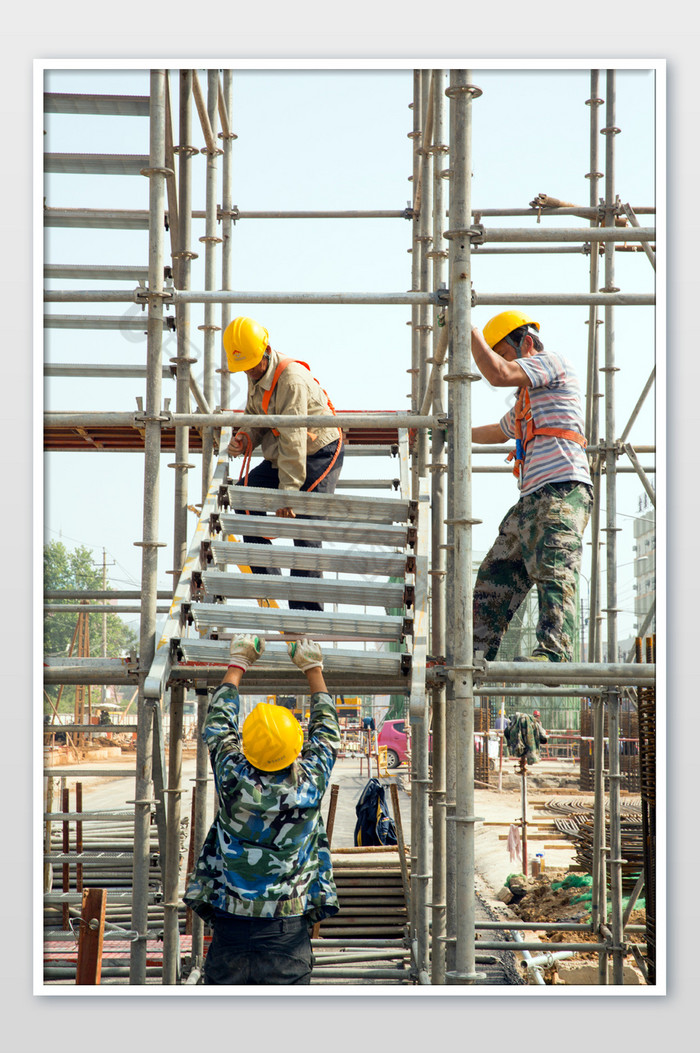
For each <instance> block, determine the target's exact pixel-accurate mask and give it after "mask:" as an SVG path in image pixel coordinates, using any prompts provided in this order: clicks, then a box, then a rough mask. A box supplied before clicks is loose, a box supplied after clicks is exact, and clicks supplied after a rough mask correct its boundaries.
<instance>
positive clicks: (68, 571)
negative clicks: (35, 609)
mask: <svg viewBox="0 0 700 1053" xmlns="http://www.w3.org/2000/svg"><path fill="white" fill-rule="evenodd" d="M104 587H105V586H103V582H102V569H101V567H98V566H97V564H96V561H95V559H94V557H93V553H92V550H91V549H89V548H86V547H85V546H84V545H80V546H78V548H76V549H74V550H69V549H67V548H66V546H65V545H64V544H63V543H62V542H60V541H51V542H49V544H48V545H45V546H44V590H45V592H59V591H62V590H70V591H72V592H75V591H85V592H88V591H93V590H102V589H103V588H104ZM106 588H107V589H109V588H110V585H109V582H107V584H106ZM50 602H51V604H52V605H57V604H62V603H65V604H70V605H72V606H75V604H76V603H79V602H80V601H79V600H75V599H66V600H61V599H51V601H50ZM96 602H99V601H96ZM78 617H79V615H78V614H77V613H75V612H68V611H67V612H66V613H65V614H61V613H60V612H58V611H52V612H50V613H47V614H46V615H45V616H44V653H45V654H47V655H68V654H69V653H70V648H71V643H72V641H73V637H74V634H75V630H76V626H77V623H78ZM88 621H89V630H90V656H91V657H100V656H101V655H102V613H101V612H100V613H96V614H90V615H89V617H88ZM106 650H107V657H108V658H117V657H118V656H119V655H121V654H124V653H125V652H128V651H136V650H138V638H137V636H136V634H135V633H134V631H133V630H132V629H130V628H129V626H128V625H126V623H125V622H123V621H122V619H121V618H120V617H119V615H118V614H108V615H107V648H106ZM73 653H74V654H77V643H76V647H75V648H74V651H73ZM47 691H48V693H49V694H50V695H51V697H52V698H53V699H54V701H55V699H56V696H57V694H58V688H56V687H53V688H50V689H47ZM74 698H75V692H74V689H73V688H72V687H71V688H68V687H66V688H64V690H63V692H62V693H61V705H60V709H61V710H70V709H71V708H72V706H73V703H74ZM48 708H50V707H48V704H47V709H48Z"/></svg>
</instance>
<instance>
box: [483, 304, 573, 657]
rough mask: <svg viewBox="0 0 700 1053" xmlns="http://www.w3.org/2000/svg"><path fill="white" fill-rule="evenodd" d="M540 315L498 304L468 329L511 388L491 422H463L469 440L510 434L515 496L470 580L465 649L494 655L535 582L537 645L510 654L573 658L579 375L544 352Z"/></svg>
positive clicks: (491, 373)
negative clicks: (469, 634)
mask: <svg viewBox="0 0 700 1053" xmlns="http://www.w3.org/2000/svg"><path fill="white" fill-rule="evenodd" d="M539 329H540V326H539V323H538V322H535V321H533V319H531V318H529V317H528V316H527V315H525V314H523V313H522V312H520V311H503V312H501V313H500V314H498V315H496V316H495V317H494V318H492V319H491V320H490V321H489V322H487V324H486V325H485V326H484V330H483V333H482V332H480V331H479V330H478V329H476V328H474V329H472V334H471V346H472V355H473V357H474V361H475V363H476V365H477V368H478V369H479V371H480V373H481V374H482V375H483V376H484V378H485V379H486V380H487V381H488V382H489V384H492V385H493V386H494V387H505V388H515V389H517V397H516V402H515V405H514V406H513V407H512V408H511V409H510V410H509V411H508V412H507V413H506V414H505V415H504V416H503V417H502V418H501V420H500V421H499V422H498V423H497V424H486V425H481V426H479V427H475V428H473V429H472V442H475V443H489V444H490V443H494V444H500V443H503V442H506V441H507V440H508V439H515V444H516V445H515V450H514V451H513V453H511V455H510V457H509V460H514V462H515V463H514V468H513V472H514V474H515V476H516V479H517V482H518V487H519V489H520V497H519V499H518V501H517V502H516V504H514V505H513V507H512V508H511V509H510V510H509V511H508V513H507V514H506V516H505V518H504V519H503V521H502V523H501V525H500V527H499V531H498V537H497V538H496V540H495V542H494V544H493V545H492V547H491V549H490V551H489V552H488V554H487V556H486V558H485V559H484V560H483V562H482V564H481V567H480V568H479V572H478V575H477V579H476V585H475V587H474V651H475V653H476V652H481V653H482V654H483V657H484V658H485V659H486V660H487V661H493V660H494V659H495V657H496V654H497V652H498V648H499V645H500V642H501V639H502V638H503V635H504V634H505V631H506V629H507V628H508V625H509V624H510V620H511V618H512V617H513V615H514V614H515V612H516V611H517V609H518V608H519V607H520V605H521V603H522V602H523V600H524V599H525V597H526V595H527V593H528V592H529V591H530V589H531V587H532V586H533V585H535V586H536V587H537V596H538V603H539V617H538V622H537V628H536V630H535V633H536V637H537V646H536V647H535V649H534V651H533V653H532V655H528V656H518V659H516V660H524V661H540V662H566V661H571V660H572V658H573V645H574V639H575V625H576V593H577V587H578V575H579V571H580V567H581V554H582V547H583V541H582V538H583V533H584V531H585V529H586V526H587V524H588V520H589V518H590V513H591V505H592V501H593V490H592V486H591V477H590V473H589V470H588V458H587V455H586V440H585V437H584V435H583V429H584V422H583V413H582V408H581V394H580V385H579V381H578V378H577V377H576V375H575V373H574V372H573V369H572V367H571V363H570V362H569V361H568V360H567V359H566V358H565V357H564V356H563V355H561V354H559V353H558V352H554V351H547V350H545V348H544V345H543V343H542V341H541V339H540V337H539V336H538V333H539Z"/></svg>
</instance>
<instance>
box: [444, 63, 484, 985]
mask: <svg viewBox="0 0 700 1053" xmlns="http://www.w3.org/2000/svg"><path fill="white" fill-rule="evenodd" d="M447 94H448V97H449V99H450V108H451V110H452V113H453V120H452V122H451V134H452V137H453V138H452V143H451V145H452V146H453V147H454V150H453V152H452V153H451V164H450V168H451V172H452V179H451V183H450V203H449V215H450V219H451V220H452V221H453V222H454V224H455V227H456V228H457V229H458V230H462V231H463V236H462V237H456V238H452V239H451V246H452V251H451V259H450V300H451V302H450V316H451V346H450V376H451V378H452V387H453V389H454V392H453V407H452V414H453V425H452V431H453V447H452V454H453V457H454V462H455V464H454V475H453V477H452V480H451V483H452V486H453V490H454V494H453V502H452V509H451V512H450V517H451V519H452V521H453V535H452V536H453V544H454V563H453V566H454V621H453V633H454V656H453V659H452V671H453V675H454V681H453V689H454V702H453V706H454V718H455V731H456V734H455V737H454V739H453V740H452V741H451V743H450V748H451V749H453V750H454V752H455V754H456V785H455V814H454V816H452V817H450V818H451V819H452V821H453V822H454V824H455V827H456V839H455V872H454V875H453V877H454V890H453V903H454V932H455V936H456V944H455V958H454V968H453V969H450V970H449V971H448V972H447V973H446V981H447V983H452V984H473V983H475V982H476V981H477V980H478V979H479V974H477V973H476V971H475V970H476V960H475V938H476V928H475V923H476V914H475V911H476V904H475V894H474V823H475V821H476V820H475V816H474V748H473V742H474V684H473V664H472V663H473V621H472V524H473V518H472V490H471V381H472V379H473V373H472V370H471V351H470V348H471V242H470V231H469V230H468V229H467V224H468V218H469V216H470V215H471V172H472V158H471V132H472V99H473V97H474V96H475V95H476V96H477V97H478V95H481V91H480V89H478V88H476V87H475V86H474V85H472V84H471V83H470V75H469V71H468V70H450V86H449V88H448V90H447ZM448 897H449V890H448Z"/></svg>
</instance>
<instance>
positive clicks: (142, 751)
mask: <svg viewBox="0 0 700 1053" xmlns="http://www.w3.org/2000/svg"><path fill="white" fill-rule="evenodd" d="M150 88H151V96H150V159H149V168H148V169H147V170H146V174H147V175H148V177H149V180H150V183H149V243H148V330H147V334H148V335H147V341H148V351H147V356H148V357H147V361H148V370H147V380H146V413H145V421H144V434H145V440H144V447H145V450H144V488H143V493H144V499H143V541H141V542H137V544H138V545H140V546H141V547H142V549H143V551H142V556H141V626H140V638H139V694H138V733H137V739H136V800H135V803H134V866H133V900H132V922H131V924H132V928H133V929H134V931H135V932H137V933H138V938H137V939H136V941H135V942H134V944H133V947H132V953H131V961H130V969H129V972H130V982H131V983H132V984H143V983H145V982H146V939H147V929H148V866H149V850H150V828H151V807H152V805H153V719H154V706H156V705H160V700H159V699H148V698H146V696H145V691H144V686H145V680H146V677H147V675H148V672H149V670H150V667H151V663H152V661H153V657H154V655H155V632H156V600H157V586H156V583H157V569H158V548H159V547H160V546H161V543H160V542H158V541H157V540H156V536H157V531H158V507H159V491H160V446H161V440H160V431H161V380H162V364H161V354H162V342H163V241H164V237H163V213H164V203H165V70H152V71H151V78H150Z"/></svg>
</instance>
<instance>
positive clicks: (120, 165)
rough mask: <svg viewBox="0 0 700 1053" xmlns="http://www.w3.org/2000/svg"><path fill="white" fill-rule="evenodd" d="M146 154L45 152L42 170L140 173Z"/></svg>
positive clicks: (115, 173) (51, 171)
mask: <svg viewBox="0 0 700 1053" xmlns="http://www.w3.org/2000/svg"><path fill="white" fill-rule="evenodd" d="M149 166H150V158H149V157H148V155H147V154H143V155H141V154H45V155H44V171H45V172H47V173H53V174H62V175H140V174H141V173H142V172H143V170H144V169H146V168H148V167H149Z"/></svg>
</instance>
